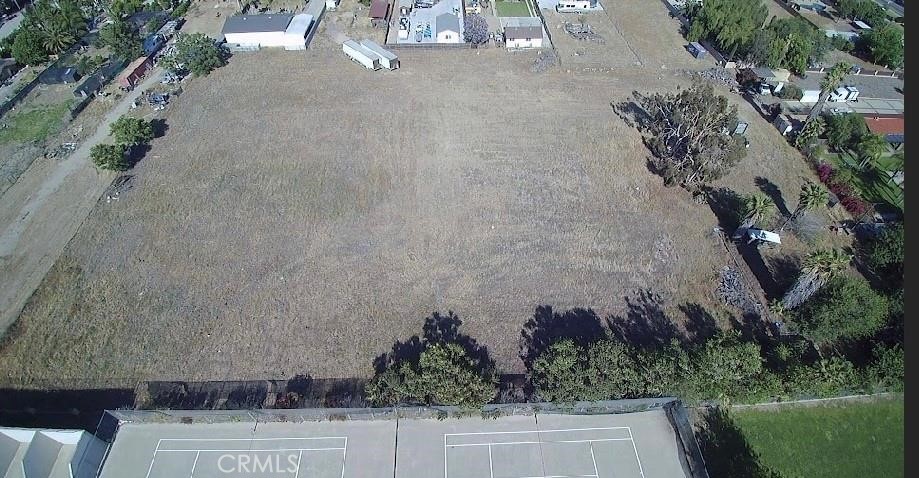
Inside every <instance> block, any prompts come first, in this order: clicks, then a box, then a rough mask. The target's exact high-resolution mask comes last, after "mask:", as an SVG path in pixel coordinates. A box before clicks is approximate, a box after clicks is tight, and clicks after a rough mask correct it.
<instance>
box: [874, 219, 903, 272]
mask: <svg viewBox="0 0 919 478" xmlns="http://www.w3.org/2000/svg"><path fill="white" fill-rule="evenodd" d="M905 246H906V240H905V238H904V236H903V224H895V225H893V226H888V227H886V228H884V230H883V231H881V233H880V234H878V235H877V237H874V238H872V239H871V240H869V241H868V244H867V247H866V250H865V258H866V259H867V262H868V264H869V265H871V267H873V268H874V269H876V270H878V271H893V272H894V273H895V274H897V275H899V276H902V275H903V251H904V248H905Z"/></svg>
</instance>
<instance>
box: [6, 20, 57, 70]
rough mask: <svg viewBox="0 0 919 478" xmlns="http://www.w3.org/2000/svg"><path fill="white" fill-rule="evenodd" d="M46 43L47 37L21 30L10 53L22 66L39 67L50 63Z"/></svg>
mask: <svg viewBox="0 0 919 478" xmlns="http://www.w3.org/2000/svg"><path fill="white" fill-rule="evenodd" d="M44 41H45V37H44V35H42V34H41V33H40V32H38V31H36V30H32V29H23V28H20V29H19V30H18V32H17V34H16V38H15V39H14V40H13V46H12V48H11V49H10V52H11V53H12V55H13V58H15V59H16V63H19V64H20V65H38V64H41V63H44V62H46V61H48V51H47V50H46V49H45V44H44Z"/></svg>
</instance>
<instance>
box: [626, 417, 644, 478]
mask: <svg viewBox="0 0 919 478" xmlns="http://www.w3.org/2000/svg"><path fill="white" fill-rule="evenodd" d="M629 438H630V439H632V449H633V450H635V459H636V460H638V473H639V474H641V478H645V470H644V469H642V467H641V458H639V457H638V447H637V446H635V440H634V437H632V430H631V429H630V430H629Z"/></svg>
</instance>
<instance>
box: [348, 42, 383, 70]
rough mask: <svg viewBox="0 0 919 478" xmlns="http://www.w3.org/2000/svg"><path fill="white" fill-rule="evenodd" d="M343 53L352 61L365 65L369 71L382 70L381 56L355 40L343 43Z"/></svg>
mask: <svg viewBox="0 0 919 478" xmlns="http://www.w3.org/2000/svg"><path fill="white" fill-rule="evenodd" d="M341 51H343V52H345V54H346V55H348V57H350V58H351V59H352V60H354V61H356V62H358V63H360V64H361V65H364V67H365V68H367V69H370V70H379V69H380V56H379V55H377V54H376V53H374V52H372V51H370V50H368V49H367V48H365V47H364V46H362V45H361V44H360V43H358V42H356V41H354V40H348V41H346V42H344V43H342V44H341Z"/></svg>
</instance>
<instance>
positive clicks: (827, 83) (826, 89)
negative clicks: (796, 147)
mask: <svg viewBox="0 0 919 478" xmlns="http://www.w3.org/2000/svg"><path fill="white" fill-rule="evenodd" d="M851 69H852V65H850V64H848V63H846V62H839V63H837V64H835V65H833V67H832V68H830V70H829V71H827V72H826V75H825V76H824V77H823V80H821V81H820V97H819V98H818V99H817V104H815V105H814V107H813V108H811V112H810V114H808V115H807V121H805V122H804V125H805V127H806V126H807V124H808V123H810V122H811V121H813V120H814V118H816V117H817V116H819V115H820V112H821V111H823V105H825V104H826V100H827V98H829V97H830V93H832V92H833V91H834V90H835V89H836V88H839V84H840V83H842V80H843V79H845V77H846V75H848V74H849V70H851Z"/></svg>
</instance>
